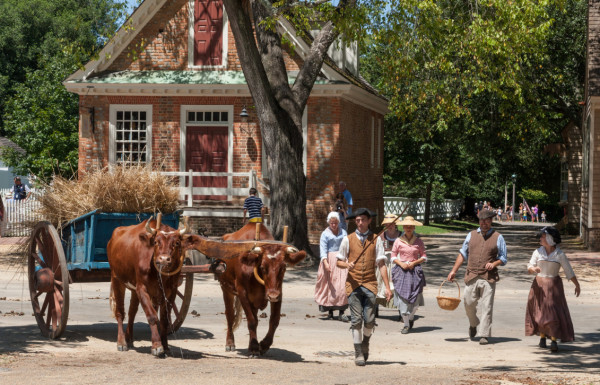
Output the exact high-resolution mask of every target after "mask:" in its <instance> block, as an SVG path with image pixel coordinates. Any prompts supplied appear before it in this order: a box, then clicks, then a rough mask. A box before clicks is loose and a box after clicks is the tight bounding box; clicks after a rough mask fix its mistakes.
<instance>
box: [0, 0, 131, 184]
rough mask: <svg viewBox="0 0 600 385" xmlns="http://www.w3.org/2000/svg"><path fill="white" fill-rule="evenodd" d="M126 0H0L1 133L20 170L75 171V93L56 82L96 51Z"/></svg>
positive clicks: (8, 159)
mask: <svg viewBox="0 0 600 385" xmlns="http://www.w3.org/2000/svg"><path fill="white" fill-rule="evenodd" d="M126 9H127V4H126V2H125V1H124V0H28V1H19V0H3V1H2V2H0V135H6V136H8V137H9V138H10V139H11V140H13V141H14V142H16V143H17V144H19V145H20V146H21V147H22V148H23V149H25V150H26V152H27V153H28V156H27V157H26V158H23V157H20V156H18V154H15V153H14V152H10V151H6V154H7V156H6V158H5V159H4V160H5V161H6V163H7V164H8V165H9V166H12V167H15V168H16V169H17V170H18V172H20V173H29V172H31V173H33V174H42V175H48V171H49V170H51V169H52V167H54V168H55V169H56V167H57V164H58V169H60V170H61V171H66V172H67V173H69V172H70V171H71V170H77V164H76V160H77V157H76V154H77V141H76V140H73V138H76V136H77V114H78V111H77V109H76V108H74V106H77V95H73V94H69V93H67V92H66V91H65V90H64V86H63V85H62V81H63V80H64V78H65V77H66V76H68V75H69V74H70V73H72V72H74V71H75V70H76V69H77V67H78V66H82V65H83V64H84V63H86V62H87V61H89V60H90V59H91V58H92V57H94V55H96V54H97V52H99V50H100V48H101V47H102V46H103V45H104V43H105V42H106V41H107V39H108V38H109V37H110V36H112V34H114V32H115V31H116V28H117V27H118V24H119V22H120V21H122V20H123V18H124V16H125V12H126Z"/></svg>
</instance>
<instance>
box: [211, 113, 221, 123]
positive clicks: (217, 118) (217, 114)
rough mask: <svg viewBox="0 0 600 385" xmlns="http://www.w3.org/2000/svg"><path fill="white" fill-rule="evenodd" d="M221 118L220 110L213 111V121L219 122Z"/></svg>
mask: <svg viewBox="0 0 600 385" xmlns="http://www.w3.org/2000/svg"><path fill="white" fill-rule="evenodd" d="M219 118H220V114H219V113H218V112H213V119H212V120H213V122H218V121H219Z"/></svg>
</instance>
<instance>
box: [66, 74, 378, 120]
mask: <svg viewBox="0 0 600 385" xmlns="http://www.w3.org/2000/svg"><path fill="white" fill-rule="evenodd" d="M63 85H64V86H65V88H66V89H67V91H69V92H73V93H76V94H79V95H87V96H99V95H117V96H125V95H128V96H166V95H175V96H213V95H214V96H219V97H227V96H231V97H251V96H252V95H251V94H250V90H249V89H248V86H247V85H246V84H148V83H144V84H107V83H101V84H100V83H72V82H67V81H65V82H63ZM88 86H89V87H91V88H88ZM310 97H341V98H343V99H346V100H348V101H351V102H352V103H355V104H357V105H359V106H362V107H365V108H367V109H370V110H372V111H374V112H377V113H379V114H382V115H385V114H387V113H388V102H387V101H386V100H385V99H383V98H382V97H380V96H377V95H374V94H372V93H370V92H367V91H365V90H364V89H362V88H360V87H358V86H355V85H352V84H315V85H314V87H313V89H312V91H311V93H310Z"/></svg>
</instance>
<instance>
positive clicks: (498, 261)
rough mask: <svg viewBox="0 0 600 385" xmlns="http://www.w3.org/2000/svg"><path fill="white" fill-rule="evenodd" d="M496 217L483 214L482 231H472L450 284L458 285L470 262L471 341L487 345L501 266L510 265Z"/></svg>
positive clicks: (467, 305) (467, 274)
mask: <svg viewBox="0 0 600 385" xmlns="http://www.w3.org/2000/svg"><path fill="white" fill-rule="evenodd" d="M495 216H496V214H495V213H494V212H493V211H491V210H487V209H484V210H481V211H480V212H479V214H478V215H477V217H478V218H479V228H478V229H477V230H473V231H471V232H470V233H469V234H468V235H467V237H466V238H465V241H464V242H463V245H462V247H461V249H460V252H459V254H458V256H457V257H456V262H454V266H453V267H452V271H450V274H448V281H454V277H455V276H456V272H457V271H458V269H459V268H460V265H462V263H463V262H464V261H465V260H466V261H467V271H466V272H465V283H466V286H465V294H464V301H465V310H466V312H467V317H468V318H469V337H470V338H471V339H473V338H475V337H476V336H478V337H479V338H480V339H479V344H480V345H486V344H487V343H488V338H489V337H490V336H491V332H492V310H493V308H494V294H495V292H496V282H497V281H498V280H500V277H499V276H498V268H497V267H498V266H499V265H503V266H504V265H505V264H506V242H504V237H503V236H502V235H500V233H498V232H497V231H495V230H494V229H492V218H494V217H495ZM480 300H481V307H480V314H481V319H479V318H478V317H477V303H478V302H479V301H480Z"/></svg>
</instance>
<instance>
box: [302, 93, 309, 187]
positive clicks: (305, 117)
mask: <svg viewBox="0 0 600 385" xmlns="http://www.w3.org/2000/svg"><path fill="white" fill-rule="evenodd" d="M302 162H303V163H304V176H305V177H306V174H307V170H308V168H307V167H308V165H307V163H308V105H307V106H306V107H304V112H303V113H302Z"/></svg>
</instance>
